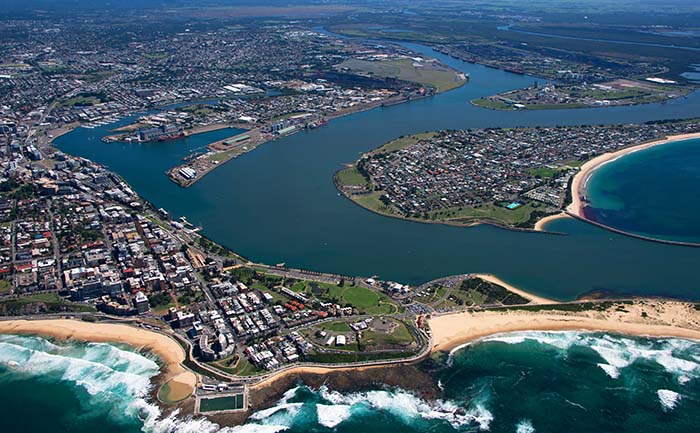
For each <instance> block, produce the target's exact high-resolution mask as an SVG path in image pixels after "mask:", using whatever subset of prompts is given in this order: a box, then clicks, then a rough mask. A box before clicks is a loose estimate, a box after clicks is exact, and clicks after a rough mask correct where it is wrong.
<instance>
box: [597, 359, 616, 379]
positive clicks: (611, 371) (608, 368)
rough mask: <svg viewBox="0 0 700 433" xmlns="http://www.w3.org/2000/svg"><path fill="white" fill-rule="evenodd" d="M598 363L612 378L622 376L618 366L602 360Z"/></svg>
mask: <svg viewBox="0 0 700 433" xmlns="http://www.w3.org/2000/svg"><path fill="white" fill-rule="evenodd" d="M596 365H597V366H598V367H600V368H602V369H603V371H604V372H605V374H607V375H608V376H610V377H611V378H612V379H617V378H618V377H620V370H618V369H617V367H615V366H614V365H609V364H604V363H602V362H599V363H598V364H596Z"/></svg>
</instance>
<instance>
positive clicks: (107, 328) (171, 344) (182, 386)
mask: <svg viewBox="0 0 700 433" xmlns="http://www.w3.org/2000/svg"><path fill="white" fill-rule="evenodd" d="M0 334H32V335H42V336H47V337H54V338H58V339H61V340H68V339H74V340H81V341H91V342H101V343H124V344H128V345H130V346H132V347H134V348H136V349H139V350H148V351H151V352H153V353H155V354H156V355H158V357H159V358H160V359H161V360H162V361H163V363H164V364H165V371H164V382H168V381H170V386H171V387H172V388H173V389H174V390H176V391H177V393H178V394H179V395H182V394H183V393H184V392H185V390H186V389H189V390H190V393H191V391H192V390H194V386H195V384H196V381H197V377H196V375H195V374H194V373H192V372H191V371H188V370H186V369H185V368H184V367H183V366H182V362H183V361H184V360H185V351H184V349H183V348H182V346H180V344H178V343H177V341H175V340H173V339H172V338H170V337H168V336H166V335H163V334H159V333H157V332H153V331H148V330H145V329H141V328H136V327H133V326H129V325H121V324H113V323H90V322H83V321H79V320H69V319H50V320H8V321H0Z"/></svg>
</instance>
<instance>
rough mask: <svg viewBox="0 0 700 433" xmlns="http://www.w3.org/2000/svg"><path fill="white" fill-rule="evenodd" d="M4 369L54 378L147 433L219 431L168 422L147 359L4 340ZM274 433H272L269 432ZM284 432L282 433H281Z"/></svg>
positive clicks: (172, 418) (95, 348)
mask: <svg viewBox="0 0 700 433" xmlns="http://www.w3.org/2000/svg"><path fill="white" fill-rule="evenodd" d="M0 363H2V364H9V363H12V365H16V366H17V367H16V368H13V369H12V370H11V373H12V374H18V373H19V374H25V375H30V376H42V377H47V378H53V379H55V380H57V381H66V382H69V383H72V384H74V385H76V386H78V387H80V388H82V389H84V390H85V391H87V393H88V396H89V398H90V399H91V401H90V402H89V405H90V407H91V408H96V409H98V410H99V409H100V408H102V409H104V410H106V412H108V413H109V416H110V417H115V418H117V419H119V418H120V417H126V418H130V419H134V420H136V419H138V420H140V421H141V423H142V424H143V427H142V430H143V431H144V432H147V433H214V432H218V431H219V430H220V429H219V426H218V425H216V424H214V423H212V422H210V421H208V420H206V419H205V418H193V417H186V418H184V419H183V418H180V417H179V416H178V415H179V412H178V411H177V410H176V411H173V412H172V413H170V414H169V415H168V416H165V417H164V416H163V413H162V412H161V410H160V408H159V407H158V406H156V405H154V404H151V403H149V402H148V401H147V400H146V398H147V397H148V395H149V392H150V390H151V389H152V383H151V378H152V377H154V376H155V375H157V374H158V372H159V371H160V370H159V366H158V364H157V363H156V362H155V361H154V360H153V359H152V358H151V357H148V356H144V355H141V354H139V353H136V352H132V351H129V350H127V349H122V348H120V347H117V346H112V345H110V344H107V343H74V342H69V343H65V344H55V343H52V342H50V341H49V340H46V339H43V338H41V337H27V336H12V335H9V336H7V335H3V336H0ZM268 431H269V432H271V430H268ZM277 431H279V430H277Z"/></svg>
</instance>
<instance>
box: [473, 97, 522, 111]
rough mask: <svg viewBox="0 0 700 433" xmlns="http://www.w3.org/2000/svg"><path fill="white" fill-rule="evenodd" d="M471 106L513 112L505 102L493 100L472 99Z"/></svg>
mask: <svg viewBox="0 0 700 433" xmlns="http://www.w3.org/2000/svg"><path fill="white" fill-rule="evenodd" d="M472 104H474V105H476V106H477V107H482V108H490V109H492V110H514V108H513V107H511V106H510V105H508V104H506V103H505V102H501V101H494V100H493V99H489V98H479V99H474V100H473V101H472Z"/></svg>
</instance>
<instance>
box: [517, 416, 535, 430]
mask: <svg viewBox="0 0 700 433" xmlns="http://www.w3.org/2000/svg"><path fill="white" fill-rule="evenodd" d="M515 433H535V427H533V426H532V421H530V420H529V419H524V420H522V421H520V422H519V423H518V424H516V426H515Z"/></svg>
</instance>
